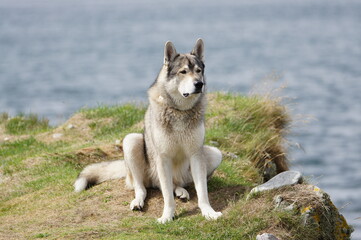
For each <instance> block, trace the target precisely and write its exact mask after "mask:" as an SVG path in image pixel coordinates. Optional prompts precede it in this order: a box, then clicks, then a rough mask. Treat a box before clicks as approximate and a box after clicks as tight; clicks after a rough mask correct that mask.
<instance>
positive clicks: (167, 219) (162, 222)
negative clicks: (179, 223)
mask: <svg viewBox="0 0 361 240" xmlns="http://www.w3.org/2000/svg"><path fill="white" fill-rule="evenodd" d="M173 218H174V217H163V216H162V217H160V218H158V219H157V222H158V223H160V224H165V223H167V222H171V221H173Z"/></svg>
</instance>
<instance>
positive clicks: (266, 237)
mask: <svg viewBox="0 0 361 240" xmlns="http://www.w3.org/2000/svg"><path fill="white" fill-rule="evenodd" d="M256 240H279V239H278V238H277V237H275V236H274V235H273V234H270V233H263V234H262V235H257V237H256Z"/></svg>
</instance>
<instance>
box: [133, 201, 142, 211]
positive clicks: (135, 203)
mask: <svg viewBox="0 0 361 240" xmlns="http://www.w3.org/2000/svg"><path fill="white" fill-rule="evenodd" d="M143 207H144V200H142V199H134V200H133V201H132V202H131V203H130V210H133V211H141V210H142V209H143Z"/></svg>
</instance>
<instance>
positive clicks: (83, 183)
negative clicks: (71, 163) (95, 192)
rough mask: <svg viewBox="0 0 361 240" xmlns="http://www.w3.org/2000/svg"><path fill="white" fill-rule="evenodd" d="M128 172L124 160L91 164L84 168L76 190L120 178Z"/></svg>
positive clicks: (75, 185)
mask: <svg viewBox="0 0 361 240" xmlns="http://www.w3.org/2000/svg"><path fill="white" fill-rule="evenodd" d="M126 174H127V170H126V166H125V162H124V160H117V161H111V162H101V163H94V164H91V165H89V166H87V167H85V168H84V169H83V171H81V173H80V174H79V176H78V178H77V180H76V181H75V183H74V190H75V192H81V191H83V190H85V189H87V188H89V187H91V186H94V185H96V184H99V183H101V182H104V181H106V180H111V179H119V178H123V177H125V176H126Z"/></svg>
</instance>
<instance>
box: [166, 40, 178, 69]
mask: <svg viewBox="0 0 361 240" xmlns="http://www.w3.org/2000/svg"><path fill="white" fill-rule="evenodd" d="M176 56H177V51H176V50H175V47H174V45H173V43H172V42H170V41H168V42H166V43H165V46H164V64H168V63H169V62H171V61H173V60H174V58H175V57H176Z"/></svg>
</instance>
